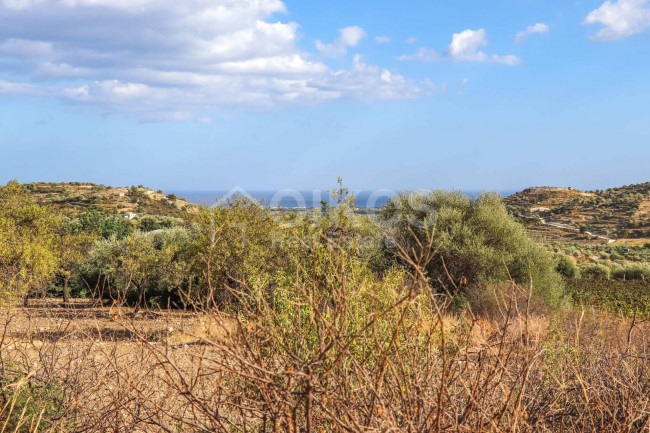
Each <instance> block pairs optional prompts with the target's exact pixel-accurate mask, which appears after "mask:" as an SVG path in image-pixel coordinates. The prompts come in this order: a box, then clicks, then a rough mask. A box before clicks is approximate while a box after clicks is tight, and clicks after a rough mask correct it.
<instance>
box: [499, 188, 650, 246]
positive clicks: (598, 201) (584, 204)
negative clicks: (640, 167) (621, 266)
mask: <svg viewBox="0 0 650 433" xmlns="http://www.w3.org/2000/svg"><path fill="white" fill-rule="evenodd" d="M505 203H506V206H507V207H508V209H509V211H510V213H511V214H513V215H514V216H515V217H517V218H518V219H519V220H520V221H522V222H523V223H525V224H526V226H527V228H528V229H529V232H530V233H531V235H532V236H533V237H535V238H536V239H538V240H542V241H544V242H558V243H594V242H596V243H607V242H610V239H611V241H616V242H625V241H627V240H630V241H631V242H633V241H635V240H639V239H646V238H649V237H650V183H643V184H637V185H627V186H623V187H619V188H610V189H607V190H597V191H587V192H583V191H578V190H575V189H572V188H557V187H536V188H528V189H525V190H523V191H521V192H519V193H517V194H514V195H513V196H510V197H507V198H505ZM576 232H577V233H576ZM597 236H601V238H597Z"/></svg>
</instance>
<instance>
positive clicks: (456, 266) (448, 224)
mask: <svg viewBox="0 0 650 433" xmlns="http://www.w3.org/2000/svg"><path fill="white" fill-rule="evenodd" d="M382 220H383V222H384V225H385V226H386V232H387V236H388V238H387V243H388V245H389V246H390V245H399V246H402V247H403V248H404V249H405V250H406V251H410V250H413V249H417V247H418V242H419V243H420V244H422V245H430V248H431V251H432V253H433V254H434V260H432V261H431V263H430V264H429V266H428V267H427V271H428V274H429V276H430V278H431V281H432V282H433V283H434V285H436V286H438V287H440V286H445V287H446V288H447V289H449V287H451V286H452V284H450V282H449V280H448V276H447V273H449V274H450V275H451V276H452V278H454V279H455V280H456V281H457V282H461V283H466V286H471V285H481V286H486V285H492V284H496V283H500V282H504V281H511V280H513V281H515V282H516V283H518V284H521V285H524V286H528V285H530V284H531V283H532V285H533V293H534V294H535V295H536V296H537V297H539V298H541V299H543V300H544V302H545V303H546V305H547V306H552V307H556V306H559V305H560V304H561V299H562V294H563V290H562V284H563V283H562V278H561V277H560V275H559V274H558V273H557V272H556V271H555V261H554V258H553V255H552V254H551V253H549V252H546V251H545V250H544V249H543V248H542V247H541V246H539V245H538V244H536V243H535V242H534V241H533V240H532V239H530V238H529V237H528V236H527V234H526V232H525V230H524V228H523V226H521V225H520V224H518V223H517V222H515V221H514V219H513V218H512V217H511V216H510V215H509V214H508V212H507V210H506V208H505V206H504V205H503V202H502V200H501V198H500V197H499V196H498V195H495V194H483V195H481V196H479V197H478V198H477V199H476V200H471V199H470V198H469V197H467V196H465V195H463V194H461V193H460V192H451V193H450V192H444V191H433V192H430V193H427V194H419V193H403V194H399V195H398V196H396V197H395V198H393V199H392V200H391V201H390V202H389V203H388V204H387V205H386V208H385V210H384V212H383V215H382ZM413 234H415V236H416V237H417V242H415V241H414V238H413ZM463 285H465V284H463Z"/></svg>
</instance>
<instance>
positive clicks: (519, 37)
mask: <svg viewBox="0 0 650 433" xmlns="http://www.w3.org/2000/svg"><path fill="white" fill-rule="evenodd" d="M549 30H550V27H549V26H548V25H546V24H544V23H537V24H533V25H532V26H528V27H526V30H522V31H521V32H518V33H517V34H516V35H515V42H522V41H524V40H526V39H528V37H529V36H530V35H533V34H535V33H548V31H549Z"/></svg>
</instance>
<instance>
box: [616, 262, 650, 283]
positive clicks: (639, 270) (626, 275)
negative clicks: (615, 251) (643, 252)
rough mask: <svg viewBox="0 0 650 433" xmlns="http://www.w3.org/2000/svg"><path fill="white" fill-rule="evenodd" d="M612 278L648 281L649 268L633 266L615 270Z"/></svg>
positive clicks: (640, 265) (649, 275) (646, 266)
mask: <svg viewBox="0 0 650 433" xmlns="http://www.w3.org/2000/svg"><path fill="white" fill-rule="evenodd" d="M612 276H613V277H614V278H616V279H618V280H642V281H644V280H650V266H648V265H647V264H643V265H642V264H633V265H626V266H623V267H621V268H617V269H615V270H614V272H613V273H612Z"/></svg>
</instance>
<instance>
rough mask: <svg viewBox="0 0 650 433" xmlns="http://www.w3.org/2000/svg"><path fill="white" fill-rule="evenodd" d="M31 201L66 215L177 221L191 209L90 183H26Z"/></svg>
mask: <svg viewBox="0 0 650 433" xmlns="http://www.w3.org/2000/svg"><path fill="white" fill-rule="evenodd" d="M23 186H24V187H25V189H26V190H27V191H28V192H29V193H30V194H31V195H32V197H33V198H34V200H35V201H37V202H38V203H41V204H45V205H50V206H52V207H53V208H55V209H58V210H60V211H62V212H64V213H68V214H73V215H75V214H81V213H84V212H87V211H89V210H99V211H101V212H105V213H112V214H118V215H124V214H127V213H129V212H131V213H136V214H149V215H161V216H171V217H178V216H181V215H182V214H184V213H186V212H188V211H192V210H193V209H194V208H195V205H193V204H191V203H189V202H188V201H187V200H185V199H183V198H180V199H179V198H178V197H176V196H174V195H173V194H171V195H165V194H164V193H163V192H162V191H154V190H152V189H150V188H145V187H143V186H137V187H136V186H132V187H118V188H113V187H110V186H104V185H96V184H92V183H81V182H72V183H44V182H39V183H28V184H24V185H23Z"/></svg>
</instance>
